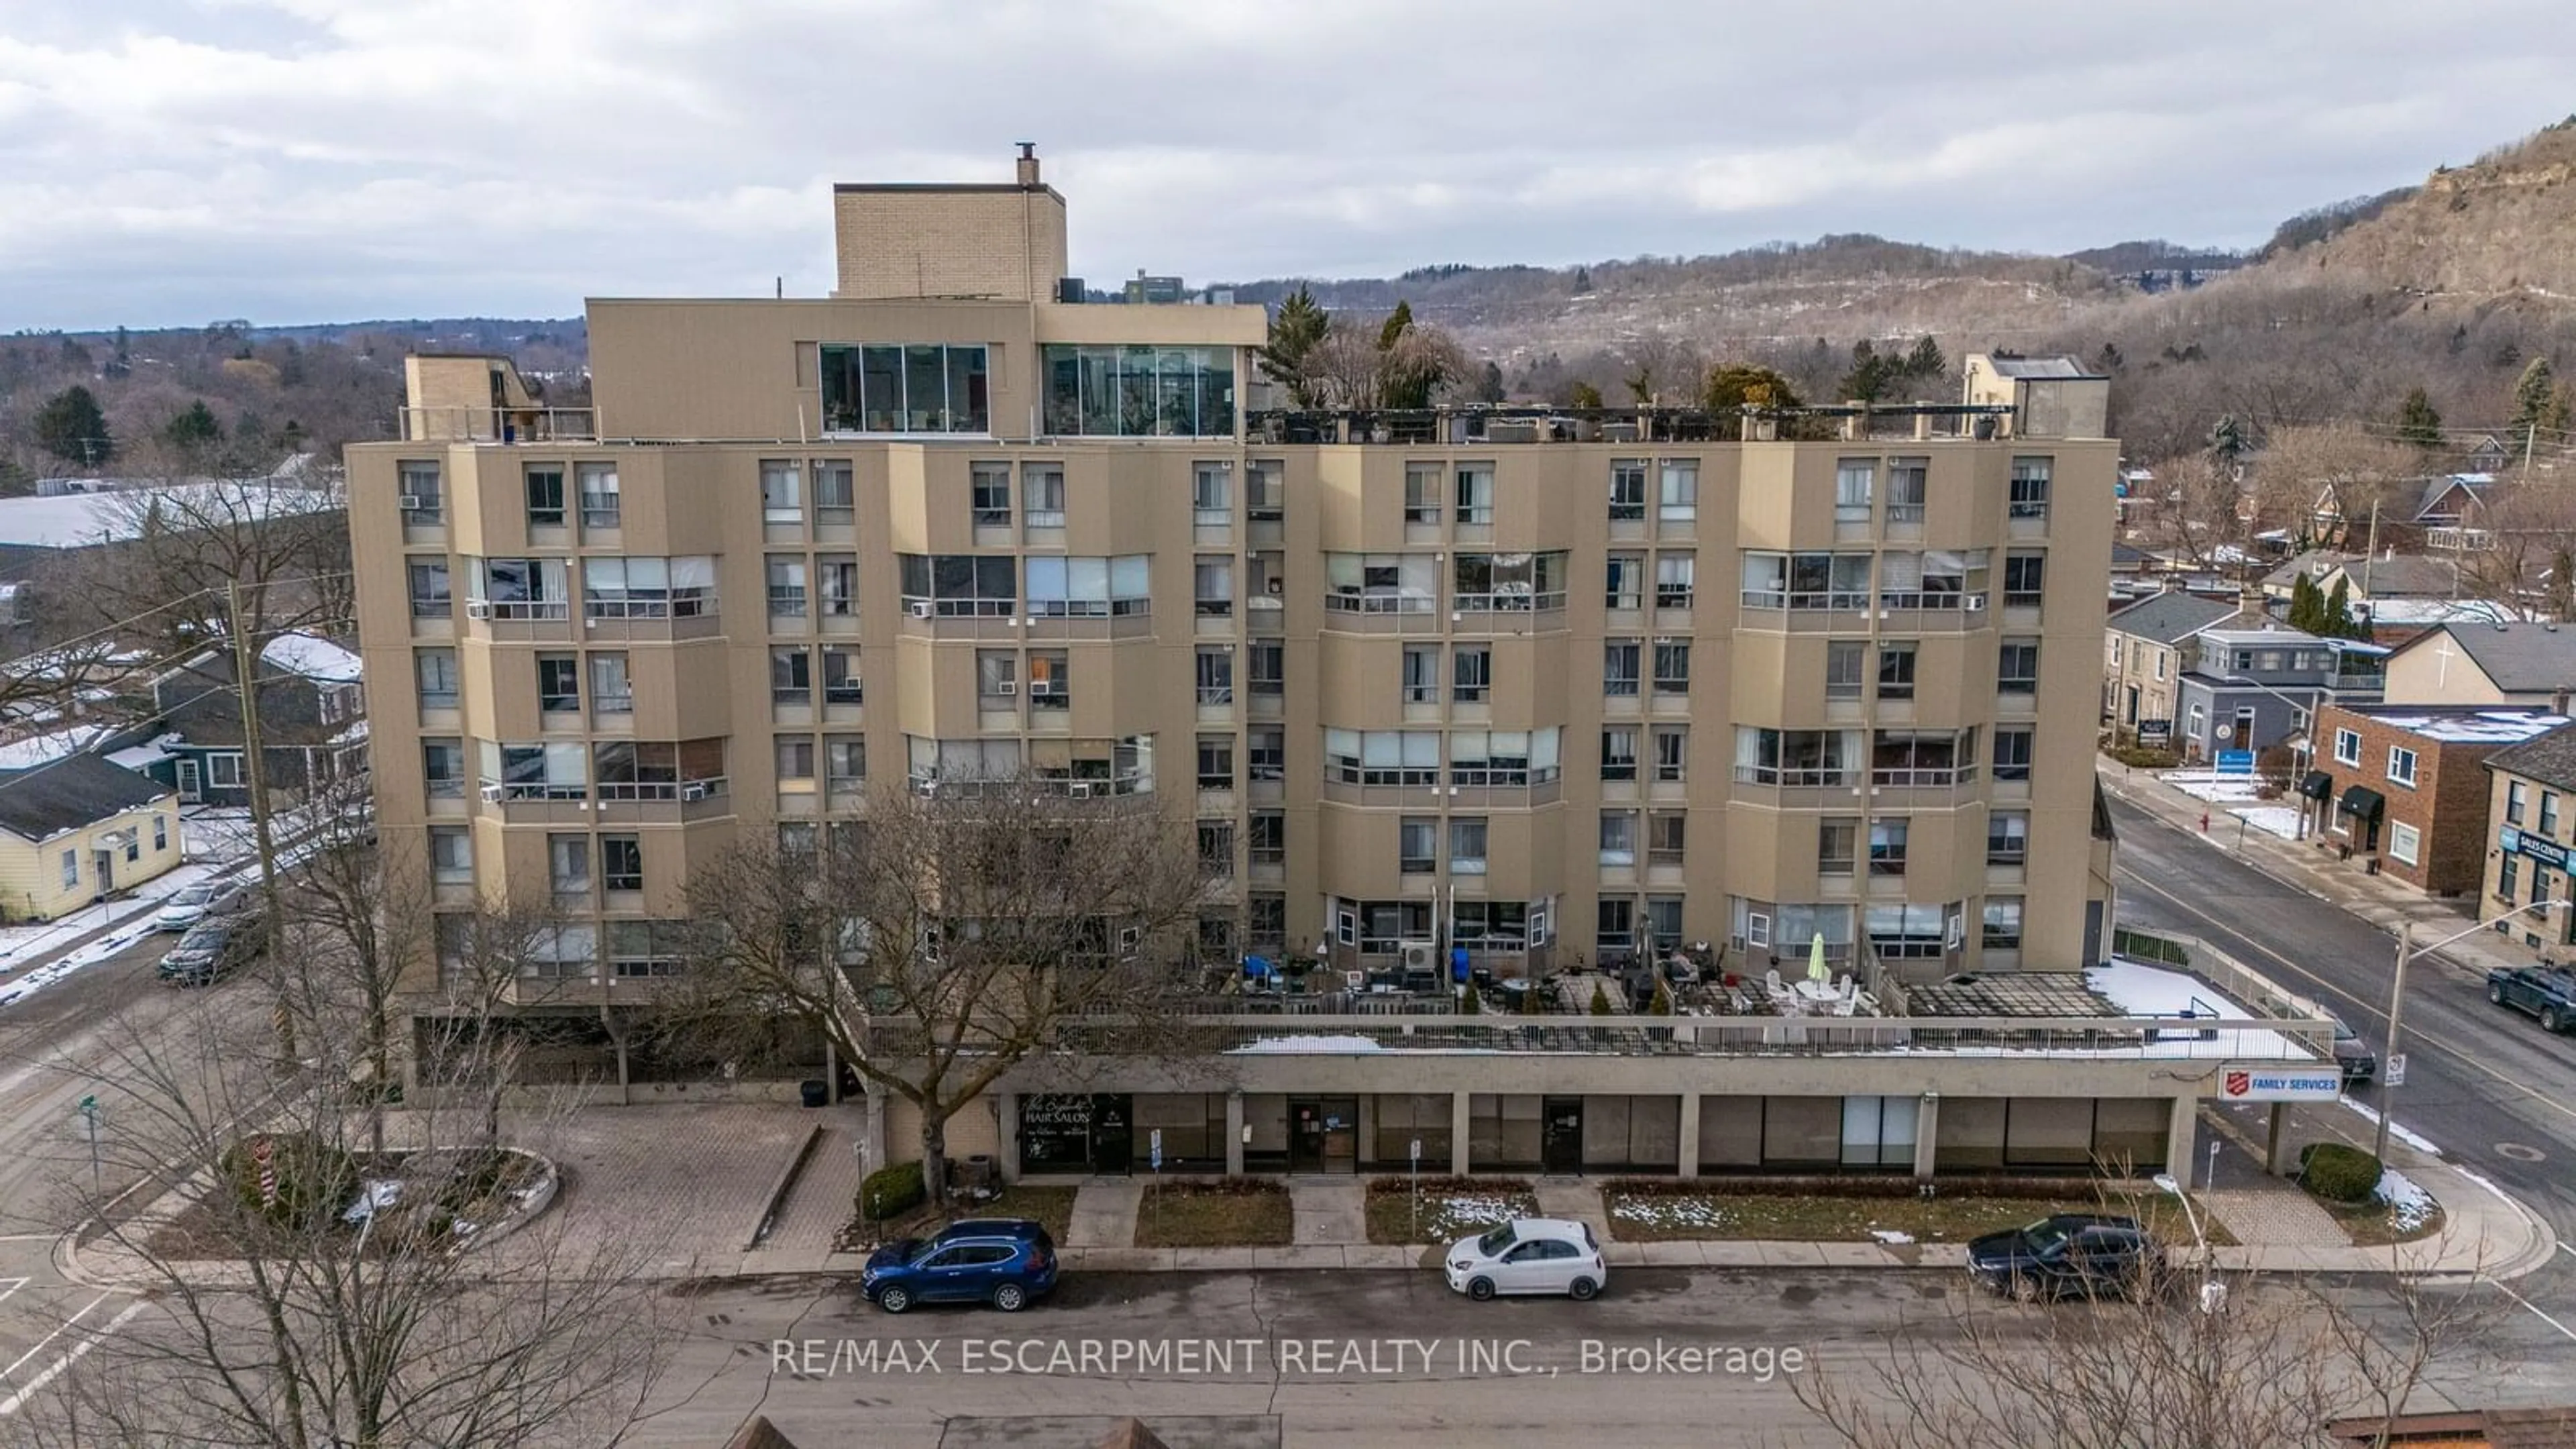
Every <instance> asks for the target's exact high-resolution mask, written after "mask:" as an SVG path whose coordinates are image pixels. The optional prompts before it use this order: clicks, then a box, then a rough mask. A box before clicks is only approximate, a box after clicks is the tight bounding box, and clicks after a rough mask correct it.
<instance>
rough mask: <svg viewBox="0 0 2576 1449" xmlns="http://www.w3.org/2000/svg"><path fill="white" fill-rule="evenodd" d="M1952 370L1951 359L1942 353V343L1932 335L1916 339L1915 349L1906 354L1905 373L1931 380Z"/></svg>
mask: <svg viewBox="0 0 2576 1449" xmlns="http://www.w3.org/2000/svg"><path fill="white" fill-rule="evenodd" d="M1949 370H1950V361H1949V359H1948V358H1945V357H1943V356H1942V355H1941V344H1940V343H1939V342H1937V341H1934V340H1933V339H1932V338H1931V337H1929V336H1925V337H1920V338H1917V339H1915V343H1914V350H1913V351H1912V352H1909V353H1907V354H1905V375H1906V376H1908V377H1912V378H1919V379H1921V380H1923V381H1926V382H1929V381H1931V380H1932V379H1934V378H1937V377H1939V376H1940V375H1941V374H1943V373H1945V372H1947V371H1949Z"/></svg>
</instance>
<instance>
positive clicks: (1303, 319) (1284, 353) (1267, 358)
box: [1258, 283, 1333, 408]
mask: <svg viewBox="0 0 2576 1449" xmlns="http://www.w3.org/2000/svg"><path fill="white" fill-rule="evenodd" d="M1332 330H1333V314H1332V313H1330V312H1327V311H1325V310H1324V309H1323V308H1322V307H1321V306H1318V305H1317V304H1316V302H1315V294H1314V293H1313V292H1310V291H1308V290H1307V289H1306V287H1305V285H1304V284H1303V283H1300V284H1299V285H1298V287H1297V290H1296V291H1294V292H1291V293H1289V294H1288V295H1287V296H1286V297H1285V298H1283V299H1281V301H1280V303H1279V311H1278V314H1277V315H1276V316H1273V317H1272V318H1271V319H1270V340H1269V342H1268V343H1266V344H1265V345H1264V346H1263V347H1262V349H1261V351H1260V353H1259V355H1258V360H1259V362H1260V364H1261V372H1262V375H1263V376H1264V377H1267V378H1269V379H1270V380H1271V381H1272V382H1275V383H1277V384H1279V385H1280V386H1281V387H1284V388H1286V389H1288V396H1289V397H1290V398H1291V399H1292V400H1294V401H1295V403H1296V404H1297V406H1299V407H1301V408H1310V407H1313V406H1314V405H1315V383H1314V379H1313V378H1311V377H1309V376H1308V375H1307V372H1306V368H1307V364H1308V363H1309V362H1310V361H1311V360H1312V359H1313V357H1314V355H1315V350H1316V349H1317V348H1319V347H1321V346H1323V345H1324V337H1325V334H1327V333H1329V332H1331V331H1332Z"/></svg>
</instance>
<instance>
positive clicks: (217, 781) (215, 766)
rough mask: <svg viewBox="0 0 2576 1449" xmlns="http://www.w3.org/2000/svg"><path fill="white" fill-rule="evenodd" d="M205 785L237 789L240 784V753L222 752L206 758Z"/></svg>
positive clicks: (235, 751) (234, 751) (232, 751)
mask: <svg viewBox="0 0 2576 1449" xmlns="http://www.w3.org/2000/svg"><path fill="white" fill-rule="evenodd" d="M206 783H207V784H209V785H220V786H223V787H225V788H227V789H238V788H239V787H240V786H241V783H242V754H241V751H239V750H224V751H220V752H218V753H215V754H210V755H208V756H206Z"/></svg>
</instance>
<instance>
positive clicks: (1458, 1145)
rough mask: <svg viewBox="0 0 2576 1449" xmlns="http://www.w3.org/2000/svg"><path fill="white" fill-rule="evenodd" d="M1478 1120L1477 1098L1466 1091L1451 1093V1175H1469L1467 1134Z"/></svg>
mask: <svg viewBox="0 0 2576 1449" xmlns="http://www.w3.org/2000/svg"><path fill="white" fill-rule="evenodd" d="M1475 1120H1476V1113H1475V1099H1474V1098H1473V1097H1472V1096H1471V1095H1470V1094H1468V1093H1466V1092H1452V1093H1450V1094H1449V1175H1450V1176H1452V1177H1465V1176H1466V1175H1467V1134H1468V1133H1469V1132H1470V1131H1471V1130H1473V1128H1474V1125H1475Z"/></svg>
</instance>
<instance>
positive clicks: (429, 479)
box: [394, 462, 447, 523]
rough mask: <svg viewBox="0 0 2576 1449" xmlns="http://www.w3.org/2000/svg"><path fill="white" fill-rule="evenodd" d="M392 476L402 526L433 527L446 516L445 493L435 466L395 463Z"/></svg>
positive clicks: (432, 464)
mask: <svg viewBox="0 0 2576 1449" xmlns="http://www.w3.org/2000/svg"><path fill="white" fill-rule="evenodd" d="M394 472H395V475H396V477H397V479H398V480H399V481H398V482H397V483H396V485H395V486H396V487H397V488H399V489H400V490H401V495H402V515H403V521H404V522H405V523H437V522H440V521H442V520H443V519H444V518H445V517H446V516H447V512H446V510H447V494H446V489H445V487H444V486H443V485H442V483H441V480H440V478H439V476H438V465H437V464H436V463H417V462H414V463H397V464H395V465H394Z"/></svg>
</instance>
